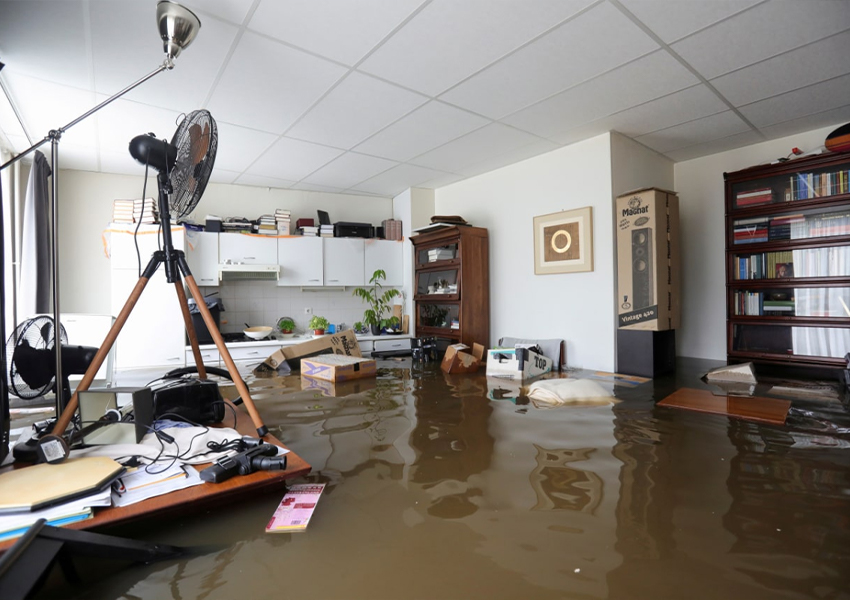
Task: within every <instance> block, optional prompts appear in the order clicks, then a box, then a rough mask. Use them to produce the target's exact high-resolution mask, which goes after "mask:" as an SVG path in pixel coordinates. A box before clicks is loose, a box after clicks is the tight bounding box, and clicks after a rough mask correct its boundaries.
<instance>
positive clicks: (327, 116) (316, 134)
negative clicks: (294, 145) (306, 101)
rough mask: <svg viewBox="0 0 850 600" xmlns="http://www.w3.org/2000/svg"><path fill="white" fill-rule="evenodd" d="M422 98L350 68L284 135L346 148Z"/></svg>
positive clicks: (424, 99) (407, 109) (414, 105)
mask: <svg viewBox="0 0 850 600" xmlns="http://www.w3.org/2000/svg"><path fill="white" fill-rule="evenodd" d="M426 101H427V98H425V97H424V96H421V95H419V94H416V93H414V92H409V91H407V90H404V89H402V88H400V87H397V86H394V85H392V84H389V83H385V82H383V81H380V80H378V79H375V78H374V77H369V76H368V75H363V74H362V73H357V72H352V73H350V74H349V75H348V77H346V78H345V79H344V80H343V81H342V82H341V83H340V84H339V85H338V86H336V87H335V88H334V89H333V90H331V92H330V93H329V94H328V95H327V96H325V97H324V98H322V100H321V101H320V102H319V103H318V104H317V105H316V106H315V107H313V108H312V109H311V110H310V112H309V113H308V114H307V115H306V116H305V117H304V118H303V119H301V121H299V122H298V123H296V124H295V126H294V127H292V129H290V130H289V131H288V132H287V135H289V136H290V137H294V138H298V139H301V140H306V141H309V142H316V143H318V144H325V145H327V146H335V147H337V148H346V149H347V148H351V147H352V146H354V145H356V144H357V143H359V142H362V141H363V140H364V139H366V138H367V137H369V136H370V135H372V134H374V133H375V132H376V131H378V130H380V129H381V128H383V127H386V126H387V125H389V124H390V123H392V122H393V121H395V120H396V119H398V118H399V117H401V116H402V115H404V114H405V113H408V112H410V111H411V110H413V109H414V108H416V107H417V106H419V105H420V104H423V103H424V102H426Z"/></svg>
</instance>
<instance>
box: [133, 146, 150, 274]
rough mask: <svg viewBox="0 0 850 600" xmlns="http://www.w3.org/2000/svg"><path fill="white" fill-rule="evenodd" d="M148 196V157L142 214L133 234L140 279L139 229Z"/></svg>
mask: <svg viewBox="0 0 850 600" xmlns="http://www.w3.org/2000/svg"><path fill="white" fill-rule="evenodd" d="M147 194H148V156H147V155H146V156H145V182H144V183H143V184H142V212H141V214H140V215H139V220H138V221H137V222H136V230H135V231H134V232H133V244H135V246H136V262H137V263H138V265H139V279H141V278H142V253H141V252H139V239H138V237H137V236H138V235H139V227H140V226H141V225H142V215H144V214H145V196H147Z"/></svg>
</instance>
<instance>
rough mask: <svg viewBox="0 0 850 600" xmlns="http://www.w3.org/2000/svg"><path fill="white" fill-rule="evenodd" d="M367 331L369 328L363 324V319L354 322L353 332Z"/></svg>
mask: <svg viewBox="0 0 850 600" xmlns="http://www.w3.org/2000/svg"><path fill="white" fill-rule="evenodd" d="M367 331H369V329H367V328H366V327H364V326H363V321H355V322H354V333H366V332H367Z"/></svg>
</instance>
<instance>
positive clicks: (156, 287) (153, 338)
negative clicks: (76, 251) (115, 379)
mask: <svg viewBox="0 0 850 600" xmlns="http://www.w3.org/2000/svg"><path fill="white" fill-rule="evenodd" d="M138 281H139V278H138V274H137V273H136V270H135V269H112V306H111V308H112V314H113V315H116V316H117V315H118V313H119V312H120V311H121V308H122V307H123V306H124V304H125V302H126V301H127V298H129V297H130V293H131V292H132V291H133V288H134V287H135V286H136V284H137V283H138ZM185 330H186V325H185V323H184V322H183V313H182V312H181V310H180V303H179V301H178V299H177V292H176V290H175V287H174V284H171V283H168V282H166V280H165V268H164V267H160V268H159V269H158V270H157V272H156V273H154V275H153V277H151V279H150V281H148V284H147V286H146V287H145V290H144V292H142V295H141V297H140V298H139V301H138V302H137V303H136V305H135V306H134V307H133V311H132V312H131V313H130V316H129V318H128V319H127V322H126V323H125V324H124V327H123V328H122V329H121V333H120V334H119V335H118V340H117V341H116V348H115V364H116V366H117V367H118V368H119V369H134V368H141V367H171V368H176V367H182V366H183V364H184V362H185V352H186V343H185V341H184V340H185V335H186V334H185Z"/></svg>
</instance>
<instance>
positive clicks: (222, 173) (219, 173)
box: [210, 161, 240, 183]
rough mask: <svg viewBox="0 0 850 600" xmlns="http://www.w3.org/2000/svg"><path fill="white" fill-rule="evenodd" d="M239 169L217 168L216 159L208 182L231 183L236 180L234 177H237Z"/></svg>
mask: <svg viewBox="0 0 850 600" xmlns="http://www.w3.org/2000/svg"><path fill="white" fill-rule="evenodd" d="M239 175H240V173H239V171H228V170H226V169H219V168H218V162H217V161H216V165H215V168H214V169H213V171H212V173H211V174H210V183H233V182H235V181H236V178H237V177H239Z"/></svg>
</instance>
